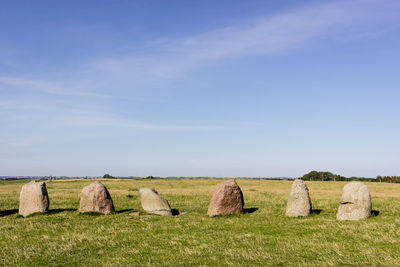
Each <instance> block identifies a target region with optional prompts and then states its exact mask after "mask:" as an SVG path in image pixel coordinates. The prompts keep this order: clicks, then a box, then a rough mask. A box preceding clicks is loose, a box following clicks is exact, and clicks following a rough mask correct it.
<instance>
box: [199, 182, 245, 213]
mask: <svg viewBox="0 0 400 267" xmlns="http://www.w3.org/2000/svg"><path fill="white" fill-rule="evenodd" d="M243 206H244V201H243V193H242V190H240V187H239V186H238V185H237V183H236V181H235V180H234V179H232V180H229V181H226V182H223V183H219V184H217V186H216V187H215V191H214V194H213V196H212V198H211V202H210V205H209V206H208V212H207V213H208V215H209V216H216V215H226V214H240V213H243V211H244V210H243Z"/></svg>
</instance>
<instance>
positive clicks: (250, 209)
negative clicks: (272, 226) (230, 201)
mask: <svg viewBox="0 0 400 267" xmlns="http://www.w3.org/2000/svg"><path fill="white" fill-rule="evenodd" d="M257 210H258V208H248V209H244V210H243V213H253V212H256V211H257Z"/></svg>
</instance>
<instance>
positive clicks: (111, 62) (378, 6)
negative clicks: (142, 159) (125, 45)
mask: <svg viewBox="0 0 400 267" xmlns="http://www.w3.org/2000/svg"><path fill="white" fill-rule="evenodd" d="M399 11H400V2H398V1H371V0H366V1H359V0H356V1H335V2H328V3H323V4H319V5H317V6H308V7H303V8H300V9H295V10H289V11H287V12H284V13H281V14H278V15H274V16H267V17H261V18H258V19H256V20H253V21H248V22H247V23H245V24H246V25H245V26H237V25H232V26H231V27H225V28H220V29H216V30H213V31H210V32H205V33H202V34H197V35H193V36H187V37H183V38H180V39H173V40H164V41H160V42H158V46H157V48H155V49H154V44H153V43H152V45H151V47H152V51H151V52H150V53H149V54H148V55H143V54H141V55H135V54H134V55H125V56H124V57H123V58H121V57H113V56H110V57H107V58H104V59H102V60H99V61H97V62H95V64H94V65H93V66H94V69H97V70H100V71H104V72H106V73H109V74H110V75H118V76H119V77H121V76H123V75H128V76H130V77H132V75H138V76H139V77H140V76H141V77H143V75H145V77H146V75H148V76H149V77H152V78H155V77H158V78H171V77H175V76H176V75H178V74H181V73H182V72H184V71H186V70H188V69H192V68H196V67H199V66H201V65H203V64H206V63H209V62H216V61H220V60H223V59H229V58H240V57H244V56H258V55H268V54H273V53H281V52H282V51H284V50H287V49H295V48H296V47H298V46H299V45H302V44H303V43H304V42H305V41H310V40H313V39H314V38H327V39H334V40H338V41H340V40H341V39H343V40H347V41H348V40H349V39H351V36H354V38H362V37H370V36H373V33H371V31H379V30H382V28H385V27H386V26H387V24H388V23H392V24H393V21H398V20H399V19H398V12H399ZM372 26H373V27H372Z"/></svg>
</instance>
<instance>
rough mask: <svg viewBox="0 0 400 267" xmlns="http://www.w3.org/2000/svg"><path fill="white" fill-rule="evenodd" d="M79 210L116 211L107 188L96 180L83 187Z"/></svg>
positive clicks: (104, 212) (105, 212)
mask: <svg viewBox="0 0 400 267" xmlns="http://www.w3.org/2000/svg"><path fill="white" fill-rule="evenodd" d="M79 212H100V213H103V214H109V213H113V212H114V204H113V201H112V198H111V195H110V193H109V192H108V190H107V188H106V187H105V186H104V185H103V184H102V183H100V182H99V181H96V182H94V183H91V184H90V185H88V186H85V187H84V188H83V189H82V193H81V201H80V205H79Z"/></svg>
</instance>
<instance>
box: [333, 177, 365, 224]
mask: <svg viewBox="0 0 400 267" xmlns="http://www.w3.org/2000/svg"><path fill="white" fill-rule="evenodd" d="M371 209H372V202H371V194H370V193H369V190H368V187H367V186H366V185H365V184H363V183H362V182H350V183H348V184H346V185H345V186H344V187H343V193H342V198H341V199H340V206H339V209H338V212H337V214H336V219H337V220H341V221H346V220H360V219H366V218H368V217H370V216H371Z"/></svg>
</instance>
